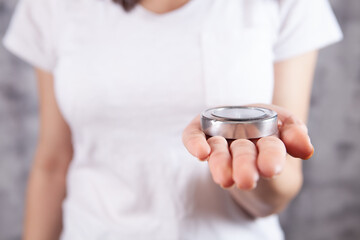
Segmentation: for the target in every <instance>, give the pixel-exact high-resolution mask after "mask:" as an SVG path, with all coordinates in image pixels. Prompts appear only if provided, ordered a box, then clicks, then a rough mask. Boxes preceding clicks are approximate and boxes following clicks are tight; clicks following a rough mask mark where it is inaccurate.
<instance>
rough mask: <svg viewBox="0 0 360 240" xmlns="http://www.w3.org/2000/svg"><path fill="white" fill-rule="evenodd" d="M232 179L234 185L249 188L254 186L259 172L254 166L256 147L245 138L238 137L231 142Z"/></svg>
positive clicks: (243, 188)
mask: <svg viewBox="0 0 360 240" xmlns="http://www.w3.org/2000/svg"><path fill="white" fill-rule="evenodd" d="M230 151H231V155H232V159H233V161H232V168H233V175H232V176H233V180H234V181H235V184H236V187H237V188H239V189H242V190H251V189H254V188H255V187H256V183H257V181H258V180H259V173H258V170H257V167H256V158H257V149H256V146H255V144H254V143H252V142H251V141H249V140H246V139H238V140H235V141H234V142H232V143H231V145H230Z"/></svg>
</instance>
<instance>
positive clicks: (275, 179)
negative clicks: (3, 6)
mask: <svg viewBox="0 0 360 240" xmlns="http://www.w3.org/2000/svg"><path fill="white" fill-rule="evenodd" d="M137 2H138V1H117V0H114V1H110V0H77V1H74V0H71V1H70V0H62V1H59V0H32V1H31V0H22V1H20V3H19V5H18V8H17V10H16V13H15V16H14V18H13V20H12V23H11V25H10V27H9V30H8V32H7V34H6V37H5V39H4V43H5V46H6V47H7V48H8V49H9V50H10V51H12V52H14V53H15V54H17V55H18V56H20V57H22V58H23V59H25V60H27V61H28V62H30V63H31V64H32V65H34V66H35V68H36V73H37V78H38V86H39V88H38V90H39V103H40V123H41V127H40V135H39V142H38V146H37V151H36V156H35V159H34V165H33V168H32V171H31V175H30V179H29V185H28V194H27V205H26V217H25V231H24V239H36V240H41V239H46V240H49V239H58V238H59V236H60V238H61V239H63V240H67V239H71V240H74V239H87V240H90V239H222V240H224V239H283V234H282V231H281V229H280V227H279V223H278V218H277V215H276V214H277V213H278V212H280V211H281V210H282V209H284V208H285V207H286V206H287V204H288V203H289V202H290V201H291V199H293V198H294V197H295V196H296V194H297V193H298V192H299V189H300V188H301V185H302V172H301V164H302V163H301V160H300V159H308V158H310V157H311V155H312V152H313V147H312V145H311V143H310V140H309V137H308V135H307V128H306V125H305V122H306V118H307V113H308V105H309V96H310V91H311V85H312V78H313V72H314V67H315V63H316V58H317V50H318V49H320V48H322V47H324V46H326V45H329V44H330V43H334V42H336V41H339V40H340V39H341V37H342V36H341V32H340V30H339V27H338V25H337V22H336V20H335V18H334V15H333V13H332V11H331V9H330V7H329V4H328V2H327V1H326V0H316V1H306V0H284V1H277V0H232V1H220V0H192V1H189V2H188V0H161V1H160V0H158V1H155V0H143V1H141V2H139V3H137ZM121 5H122V6H121ZM255 103H261V104H262V105H261V106H266V107H269V108H272V109H273V110H275V111H277V112H278V114H279V118H280V121H279V138H278V137H274V136H273V137H265V138H261V139H260V140H258V141H257V142H252V141H249V140H236V141H233V142H232V143H228V142H227V141H226V140H225V139H224V138H221V137H212V138H209V139H206V138H205V136H204V134H203V133H202V132H201V130H200V123H199V113H200V112H201V111H202V110H204V109H206V108H208V107H212V106H217V105H247V104H255ZM258 105H260V104H258ZM191 119H193V120H192V121H191V122H190V120H191ZM189 122H190V124H188V123H189ZM184 129H185V130H184ZM183 144H184V145H185V147H186V148H187V150H188V152H187V151H186V149H185V148H184V146H183ZM189 153H190V154H192V155H193V156H195V157H196V158H198V159H200V160H207V162H208V164H206V163H204V162H201V161H196V158H195V159H194V157H191V155H190V154H189ZM287 153H288V154H287Z"/></svg>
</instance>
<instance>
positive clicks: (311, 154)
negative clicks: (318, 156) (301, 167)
mask: <svg viewBox="0 0 360 240" xmlns="http://www.w3.org/2000/svg"><path fill="white" fill-rule="evenodd" d="M314 152H315V149H314V148H313V150H312V152H311V153H310V155H309V156H308V157H306V158H304V160H308V159H310V158H311V157H312V156H313V155H314Z"/></svg>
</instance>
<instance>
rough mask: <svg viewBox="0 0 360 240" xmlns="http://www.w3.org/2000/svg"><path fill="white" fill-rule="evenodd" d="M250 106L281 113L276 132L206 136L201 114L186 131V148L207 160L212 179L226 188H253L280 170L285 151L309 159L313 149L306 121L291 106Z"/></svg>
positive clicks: (283, 162) (184, 141)
mask: <svg viewBox="0 0 360 240" xmlns="http://www.w3.org/2000/svg"><path fill="white" fill-rule="evenodd" d="M251 106H256V107H265V108H269V109H272V110H274V111H276V112H277V113H278V128H279V132H278V135H277V136H268V137H263V138H260V139H256V140H247V139H237V140H233V141H228V140H226V139H225V138H223V137H220V136H214V137H210V138H208V139H207V138H206V136H205V134H204V133H203V132H202V130H201V125H200V115H198V116H197V117H196V118H194V119H193V120H192V121H191V122H190V124H189V125H188V126H187V127H186V128H185V130H184V132H183V136H182V139H183V143H184V145H185V147H186V148H187V150H188V151H189V152H190V153H191V154H192V155H193V156H195V157H197V158H198V159H199V160H202V161H205V160H207V161H208V163H209V168H210V172H211V174H212V177H213V180H214V181H215V182H216V183H217V184H219V185H220V186H222V187H224V188H227V187H230V186H232V185H234V184H235V185H236V187H238V188H239V189H242V190H251V189H254V188H255V187H256V184H257V181H258V180H259V179H260V177H263V178H273V177H275V176H276V175H278V174H280V173H281V171H282V170H283V168H284V165H285V160H286V153H288V154H290V155H291V156H293V157H296V158H301V159H309V158H310V157H311V156H312V154H313V153H314V148H313V146H312V144H311V142H310V138H309V136H308V131H307V127H306V125H305V124H304V123H303V122H302V121H301V120H299V119H298V118H296V117H295V116H293V115H292V114H291V113H290V112H289V111H288V110H286V109H284V108H281V107H279V106H275V105H266V104H254V105H251Z"/></svg>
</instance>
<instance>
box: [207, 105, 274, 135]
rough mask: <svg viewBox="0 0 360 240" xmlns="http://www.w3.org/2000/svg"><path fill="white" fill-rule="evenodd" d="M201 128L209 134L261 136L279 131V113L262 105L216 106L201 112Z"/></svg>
mask: <svg viewBox="0 0 360 240" xmlns="http://www.w3.org/2000/svg"><path fill="white" fill-rule="evenodd" d="M201 128H202V130H203V132H204V133H205V134H206V135H208V136H222V137H224V138H227V139H240V138H245V139H253V138H261V137H265V136H270V135H274V134H276V133H277V130H278V126H277V113H276V112H274V111H272V110H270V109H267V108H260V107H243V106H222V107H215V108H210V109H207V110H205V111H204V112H203V113H202V114H201Z"/></svg>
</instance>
